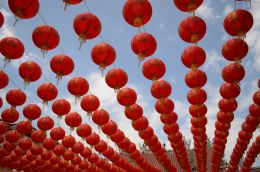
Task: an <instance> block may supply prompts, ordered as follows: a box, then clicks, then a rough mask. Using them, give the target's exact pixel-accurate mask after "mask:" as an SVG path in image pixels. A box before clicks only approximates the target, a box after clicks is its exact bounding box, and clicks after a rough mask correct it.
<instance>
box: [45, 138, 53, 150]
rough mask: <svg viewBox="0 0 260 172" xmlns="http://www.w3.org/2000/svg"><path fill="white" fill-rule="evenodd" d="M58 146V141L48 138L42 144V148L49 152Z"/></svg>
mask: <svg viewBox="0 0 260 172" xmlns="http://www.w3.org/2000/svg"><path fill="white" fill-rule="evenodd" d="M55 146H56V141H55V140H53V139H52V138H46V139H44V140H43V142H42V147H44V148H45V149H47V150H52V149H54V148H55Z"/></svg>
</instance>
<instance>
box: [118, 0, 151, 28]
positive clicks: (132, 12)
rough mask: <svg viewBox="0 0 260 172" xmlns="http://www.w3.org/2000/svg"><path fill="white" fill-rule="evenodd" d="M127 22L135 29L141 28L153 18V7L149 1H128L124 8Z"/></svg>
mask: <svg viewBox="0 0 260 172" xmlns="http://www.w3.org/2000/svg"><path fill="white" fill-rule="evenodd" d="M123 16H124V19H125V21H126V22H127V23H128V24H130V25H131V26H134V27H141V26H143V25H145V24H146V23H148V22H149V20H150V19H151V17H152V6H151V4H150V2H149V1H148V0H127V1H126V2H125V4H124V7H123Z"/></svg>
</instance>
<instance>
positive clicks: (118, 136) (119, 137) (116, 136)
mask: <svg viewBox="0 0 260 172" xmlns="http://www.w3.org/2000/svg"><path fill="white" fill-rule="evenodd" d="M110 139H111V140H112V141H113V142H115V143H120V142H121V141H123V140H124V139H125V134H124V133H123V132H122V131H121V130H120V129H117V132H116V133H115V134H113V135H111V136H110Z"/></svg>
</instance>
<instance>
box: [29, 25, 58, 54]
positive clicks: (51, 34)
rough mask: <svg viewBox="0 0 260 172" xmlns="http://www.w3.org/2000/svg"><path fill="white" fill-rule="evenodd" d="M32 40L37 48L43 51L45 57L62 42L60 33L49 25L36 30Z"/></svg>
mask: <svg viewBox="0 0 260 172" xmlns="http://www.w3.org/2000/svg"><path fill="white" fill-rule="evenodd" d="M32 39H33V43H34V44H35V46H36V47H38V48H40V49H41V51H42V53H43V56H44V54H45V53H46V52H47V51H49V50H52V49H54V48H56V47H57V46H58V45H59V42H60V36H59V33H58V31H57V30H56V29H55V28H54V27H52V26H49V25H41V26H38V27H37V28H35V29H34V31H33V33H32Z"/></svg>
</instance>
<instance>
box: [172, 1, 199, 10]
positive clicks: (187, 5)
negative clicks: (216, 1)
mask: <svg viewBox="0 0 260 172" xmlns="http://www.w3.org/2000/svg"><path fill="white" fill-rule="evenodd" d="M173 2H174V4H175V6H176V7H177V8H178V9H179V10H180V11H183V12H194V11H195V10H196V9H197V8H199V7H200V6H201V4H202V2H203V0H187V1H182V0H174V1H173Z"/></svg>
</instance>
